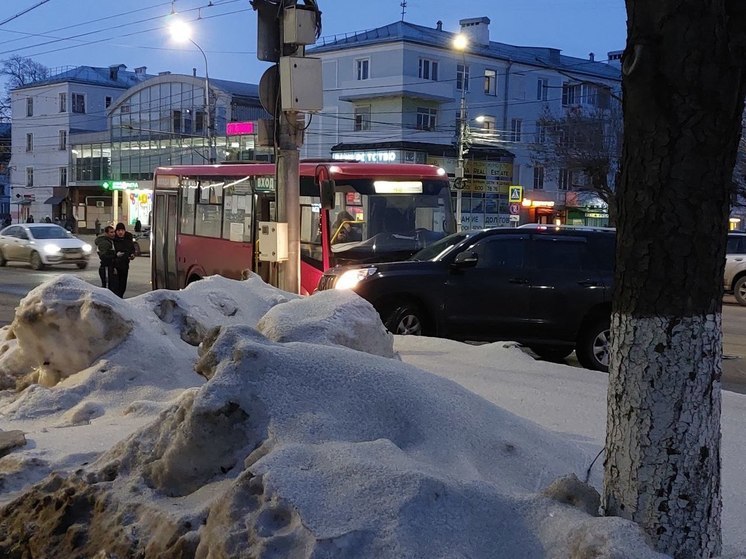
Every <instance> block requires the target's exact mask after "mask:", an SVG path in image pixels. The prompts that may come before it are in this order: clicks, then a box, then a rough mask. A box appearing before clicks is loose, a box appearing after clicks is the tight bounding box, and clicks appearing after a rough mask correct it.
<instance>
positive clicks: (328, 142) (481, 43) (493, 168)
mask: <svg viewBox="0 0 746 559" xmlns="http://www.w3.org/2000/svg"><path fill="white" fill-rule="evenodd" d="M489 26H490V20H489V18H487V17H481V18H471V19H464V20H461V22H460V29H459V30H458V31H457V32H450V31H446V30H444V29H443V27H442V24H441V23H440V22H438V23H437V25H436V27H435V28H429V27H424V26H420V25H414V24H411V23H407V22H397V23H394V24H391V25H387V26H385V27H381V28H378V29H373V30H370V31H365V32H361V33H351V34H345V35H344V36H342V37H333V38H331V39H323V40H321V41H320V42H318V43H317V45H316V46H315V47H314V48H313V49H309V55H311V56H317V57H319V58H321V59H322V68H323V79H324V110H323V112H322V113H321V114H319V115H314V117H313V119H312V120H311V123H310V126H309V129H308V131H307V134H306V143H305V146H304V155H305V156H307V157H330V156H331V157H337V158H356V159H365V160H368V161H376V160H385V161H401V162H428V163H433V164H437V165H441V166H443V167H444V168H445V169H446V171H448V173H449V175H451V176H453V175H454V174H455V169H456V166H457V156H458V149H457V148H458V147H459V145H461V146H462V147H464V148H465V149H466V150H467V153H466V156H465V159H466V161H465V164H464V175H465V179H466V180H465V181H464V188H463V190H462V193H461V196H460V198H462V204H463V207H462V210H463V213H462V227H465V228H481V227H484V226H489V225H506V224H508V223H509V222H512V223H514V224H515V223H517V221H518V220H520V221H522V222H527V221H531V222H533V221H554V220H555V219H557V218H559V219H561V220H563V222H565V221H567V219H568V213H567V192H568V191H570V190H572V185H573V181H572V180H570V181H568V173H567V170H563V169H560V168H556V169H555V168H545V167H544V166H542V165H538V164H537V163H536V161H535V158H534V157H533V152H534V150H533V145H534V144H535V143H536V142H540V141H543V140H544V131H542V130H541V129H540V125H539V123H540V122H541V117H542V115H545V114H547V111H549V114H555V115H557V116H558V117H559V116H561V115H563V114H566V113H567V112H568V111H578V110H597V109H600V110H604V107H607V106H608V105H609V103H610V102H611V101H610V100H611V99H613V98H615V97H618V93H619V91H620V89H621V82H620V80H621V74H620V70H619V64H618V59H615V60H612V61H611V63H603V62H596V61H595V60H593V57H592V56H591V57H589V59H579V58H573V57H568V56H564V55H562V54H561V52H560V51H559V50H558V49H553V48H543V47H516V46H512V45H507V44H504V43H498V42H495V41H491V40H490V27H489ZM457 35H463V36H466V37H467V38H468V42H467V45H466V46H465V48H462V50H458V49H457V48H456V47H455V46H454V39H455V38H456V36H457ZM462 110H463V111H464V113H465V119H464V120H465V122H464V126H463V127H462V119H461V116H462ZM563 171H564V172H563ZM575 180H576V181H577V182H579V183H580V186H582V180H581V177H580V176H576V177H575ZM511 185H517V186H521V187H522V193H523V201H522V205H520V206H519V208H518V209H517V213H520V217H519V218H516V217H510V215H511V213H513V214H514V215H517V213H516V207H511V206H513V204H511V203H510V199H509V196H508V187H509V186H511ZM576 199H577V198H576ZM572 200H573V198H572V197H571V202H572ZM580 211H582V209H579V210H578V212H580ZM605 211H606V210H604V211H596V212H594V213H595V214H596V215H600V214H603V213H605ZM578 212H575V214H573V215H576V216H577V215H580V213H578ZM573 219H575V220H577V218H573ZM583 221H584V222H585V221H586V219H585V218H583ZM601 221H603V220H601Z"/></svg>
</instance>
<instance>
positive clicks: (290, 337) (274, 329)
mask: <svg viewBox="0 0 746 559" xmlns="http://www.w3.org/2000/svg"><path fill="white" fill-rule="evenodd" d="M257 329H258V330H259V331H260V332H261V333H262V334H264V335H265V336H267V338H269V339H270V340H273V341H276V342H307V343H313V344H334V345H340V346H344V347H349V348H352V349H356V350H358V351H364V352H366V353H370V354H372V355H380V356H382V357H395V356H396V354H395V352H394V336H393V335H392V334H391V333H390V332H388V331H387V330H386V328H385V327H384V326H383V323H381V319H380V318H379V316H378V312H377V311H376V310H375V309H374V308H373V305H371V304H370V303H369V302H368V301H366V300H365V299H363V298H362V297H360V296H359V295H357V294H356V293H355V292H353V291H349V290H345V291H339V290H330V291H321V292H318V293H316V294H315V295H314V296H313V297H307V298H304V299H297V300H295V301H291V302H290V303H288V304H286V305H278V306H275V307H273V308H272V309H270V310H269V312H267V314H265V315H264V317H263V318H262V319H261V320H260V321H259V323H258V324H257Z"/></svg>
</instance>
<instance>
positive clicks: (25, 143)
mask: <svg viewBox="0 0 746 559" xmlns="http://www.w3.org/2000/svg"><path fill="white" fill-rule="evenodd" d="M145 70H146V69H145V67H141V68H136V69H135V71H134V72H128V71H126V66H124V65H123V64H120V65H114V66H110V67H108V68H95V67H91V66H78V67H70V68H67V69H64V70H62V71H58V72H55V73H54V75H52V76H51V77H50V78H49V79H46V80H43V81H37V82H34V83H32V84H29V85H27V86H23V87H19V88H17V89H14V90H13V91H12V92H11V103H12V119H13V120H12V121H13V128H12V138H11V161H10V170H11V173H10V210H11V216H12V218H13V221H14V222H17V221H19V220H20V221H25V220H26V219H27V218H28V216H29V215H33V216H34V219H35V220H36V221H41V220H42V219H44V218H45V217H50V218H51V219H54V218H60V219H63V220H64V217H65V216H67V215H68V212H70V213H72V212H74V209H73V206H72V204H71V203H70V198H69V196H68V169H69V167H70V146H69V137H70V134H73V133H80V132H96V131H102V130H106V128H107V110H108V108H109V106H110V105H112V104H113V103H114V102H115V101H116V100H117V98H118V97H119V96H121V95H122V93H124V92H125V91H126V90H127V89H128V88H130V87H132V86H133V85H136V84H137V83H139V82H140V81H143V80H144V79H146V78H147V77H148V76H147V75H146V73H145Z"/></svg>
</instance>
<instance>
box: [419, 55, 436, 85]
mask: <svg viewBox="0 0 746 559" xmlns="http://www.w3.org/2000/svg"><path fill="white" fill-rule="evenodd" d="M419 76H420V77H421V78H422V79H423V80H432V81H434V82H437V81H438V62H437V61H435V60H428V59H427V58H420V72H419Z"/></svg>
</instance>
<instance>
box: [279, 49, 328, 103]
mask: <svg viewBox="0 0 746 559" xmlns="http://www.w3.org/2000/svg"><path fill="white" fill-rule="evenodd" d="M280 101H281V103H282V110H283V111H302V112H308V113H313V112H319V111H321V109H323V108H324V93H323V88H322V85H321V59H320V58H306V57H302V56H283V57H282V58H280Z"/></svg>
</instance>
